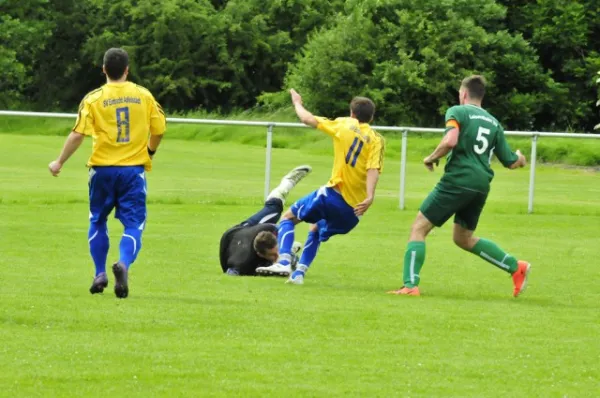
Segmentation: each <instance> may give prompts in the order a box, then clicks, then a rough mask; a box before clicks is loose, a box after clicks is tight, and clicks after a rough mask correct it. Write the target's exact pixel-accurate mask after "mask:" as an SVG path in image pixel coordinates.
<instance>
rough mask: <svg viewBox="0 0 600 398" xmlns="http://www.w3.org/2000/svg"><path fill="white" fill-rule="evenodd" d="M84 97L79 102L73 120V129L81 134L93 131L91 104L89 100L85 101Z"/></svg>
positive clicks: (88, 133)
mask: <svg viewBox="0 0 600 398" xmlns="http://www.w3.org/2000/svg"><path fill="white" fill-rule="evenodd" d="M86 98H87V97H86ZM86 98H84V99H83V100H82V101H81V103H80V104H79V111H78V112H77V121H76V122H75V127H73V131H74V132H76V133H79V134H83V135H92V134H93V133H94V116H93V115H92V112H91V106H90V104H89V102H87V101H86Z"/></svg>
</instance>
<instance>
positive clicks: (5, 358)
mask: <svg viewBox="0 0 600 398" xmlns="http://www.w3.org/2000/svg"><path fill="white" fill-rule="evenodd" d="M62 142H63V139H62V138H59V137H40V136H17V135H8V134H3V135H0V147H2V148H4V149H5V150H4V151H3V156H2V157H0V173H1V175H2V178H1V179H0V220H2V222H1V223H0V237H1V239H0V245H1V247H0V253H2V271H1V274H0V275H1V276H0V297H1V302H2V305H1V306H0V308H1V309H0V311H1V312H0V314H1V315H0V321H1V324H2V326H1V328H0V338H1V341H2V344H1V345H0V396H7V397H8V396H11V397H15V396H16V397H25V396H111V395H116V394H118V395H119V396H144V397H146V396H169V397H172V396H203V397H205V396H206V397H219V396H246V397H264V396H272V397H282V396H288V397H296V396H302V397H309V396H310V397H338V396H339V397H342V396H360V397H389V396H407V397H408V396H410V397H566V396H568V397H590V396H596V395H597V394H598V391H599V390H598V386H599V385H600V365H599V361H598V358H600V344H599V343H598V336H600V319H599V315H598V314H599V313H598V302H599V301H600V290H599V288H598V280H600V263H599V261H598V225H600V203H599V202H598V195H599V193H600V192H599V191H600V190H599V188H598V187H599V186H600V184H599V182H600V180H599V175H598V174H597V173H594V172H591V171H589V170H565V169H562V168H558V167H540V169H539V173H538V178H537V184H538V185H537V187H538V188H537V190H536V213H535V214H534V215H527V214H526V210H527V180H528V172H527V170H520V171H514V172H508V171H504V170H499V171H498V173H497V178H496V181H495V182H494V185H493V192H492V193H491V196H490V199H489V204H488V206H487V208H486V211H485V213H484V216H483V219H482V222H481V224H480V229H479V231H478V232H479V233H480V234H481V235H483V236H486V237H488V238H490V239H493V240H495V241H496V242H497V243H499V244H500V245H501V246H503V247H505V248H507V249H509V250H510V251H511V252H512V253H514V254H515V255H516V256H519V257H522V258H526V259H528V260H530V261H531V262H532V263H533V265H534V268H533V271H532V274H531V282H530V288H529V290H528V291H527V293H526V294H525V295H524V296H523V297H522V298H519V299H516V300H515V299H513V298H512V297H511V288H512V285H511V281H510V279H509V277H508V275H507V274H505V273H503V272H501V271H499V270H497V269H496V268H494V267H492V266H491V265H489V264H487V263H484V262H482V261H481V260H479V259H478V258H476V257H475V256H472V255H470V254H467V253H463V252H461V251H460V250H459V249H457V248H456V247H454V246H453V245H452V244H451V237H450V236H451V234H450V232H451V229H450V226H447V227H444V228H442V229H440V230H436V231H435V232H434V234H433V235H432V236H431V237H430V240H429V242H428V248H427V250H428V253H427V263H426V265H425V267H424V269H423V271H422V291H423V294H424V295H423V296H422V297H421V298H406V297H396V296H389V295H386V294H385V291H386V290H390V289H393V288H398V287H399V286H400V285H401V261H402V257H403V251H404V244H405V241H406V238H407V235H408V230H409V227H410V223H411V221H412V219H413V217H414V215H415V212H416V209H417V207H418V204H419V203H420V201H421V200H422V199H423V198H424V196H425V195H426V193H427V192H428V190H429V189H430V188H431V187H432V186H433V184H434V183H435V181H436V180H437V178H439V175H440V174H439V172H436V173H428V172H426V171H425V170H424V169H423V168H422V167H421V166H420V165H419V164H418V163H410V164H409V167H408V176H409V180H408V185H407V191H408V192H407V198H408V201H407V203H408V207H409V209H408V211H399V210H398V209H397V203H398V196H397V190H398V173H399V167H398V163H399V162H398V160H397V159H388V162H387V164H386V170H385V173H384V174H383V176H382V178H381V182H380V188H379V190H378V197H377V200H376V202H375V204H374V207H373V208H372V209H371V210H370V211H369V213H368V214H367V215H366V216H365V217H364V218H363V220H362V221H361V224H360V225H359V227H358V228H357V229H356V230H355V231H353V232H352V233H351V234H349V235H346V236H339V237H335V238H333V239H332V240H331V241H329V242H328V243H326V244H324V245H323V246H322V247H321V251H320V254H319V257H318V258H317V260H316V262H315V263H314V265H313V267H312V269H311V270H310V272H309V274H308V276H307V280H306V284H305V285H304V286H289V285H284V284H283V281H282V280H280V279H269V278H264V279H263V278H232V277H227V276H224V275H222V274H221V273H220V268H219V264H218V254H217V253H218V242H219V238H220V235H221V233H222V231H224V230H225V229H226V228H228V227H229V226H231V225H233V224H235V223H237V222H239V221H240V220H242V219H243V218H245V217H246V216H247V215H249V214H250V213H251V212H253V211H255V210H256V209H257V207H258V206H260V204H261V196H262V191H263V186H262V183H263V167H264V149H262V148H259V147H252V146H241V145H238V144H234V143H214V142H196V141H191V142H190V141H178V140H168V139H167V140H166V141H165V142H164V146H163V147H162V148H161V151H160V153H159V154H158V155H157V158H156V162H155V170H154V171H153V172H152V173H151V175H150V177H149V189H150V193H149V195H150V196H149V202H150V204H149V219H148V227H147V230H146V232H145V234H144V247H143V249H142V252H141V254H140V257H139V259H138V262H136V264H135V265H134V266H133V268H132V274H131V295H130V297H129V298H128V299H127V300H117V299H116V298H115V297H114V295H113V294H112V292H111V291H110V289H109V290H108V291H107V292H106V293H105V294H103V295H95V296H92V295H90V294H89V293H88V292H87V289H88V287H89V284H90V282H91V280H92V275H93V267H92V265H91V260H90V259H89V256H88V249H87V240H86V239H87V215H88V211H87V201H86V196H87V186H86V182H87V175H86V169H85V168H84V164H85V159H86V156H87V155H88V151H89V149H90V143H89V141H88V142H87V143H86V144H85V147H84V148H82V149H81V150H80V152H79V153H78V154H76V156H75V157H74V158H73V159H72V160H71V161H70V162H69V163H68V164H67V166H66V167H65V169H64V171H63V172H62V173H61V176H60V177H59V178H52V177H50V175H49V174H48V172H47V170H46V166H47V164H48V162H49V161H50V160H51V159H53V158H54V157H55V156H56V154H57V153H58V151H59V148H60V146H61V145H62ZM307 149H308V148H305V149H303V150H302V151H299V150H289V149H277V150H275V151H274V154H273V162H274V172H273V179H272V182H273V183H276V181H277V180H278V179H279V177H280V176H281V175H282V174H283V173H284V172H285V171H286V170H287V169H289V168H291V167H293V166H295V165H297V164H302V163H309V164H311V165H313V167H314V172H313V173H312V174H311V175H310V176H309V177H308V178H307V179H306V180H305V181H303V182H302V183H301V184H300V185H299V186H298V187H297V189H296V190H295V191H294V192H293V195H292V198H290V199H291V200H295V199H297V198H299V197H300V196H301V195H303V194H306V193H308V192H309V191H310V190H312V189H314V188H316V187H317V186H319V185H320V184H322V183H323V182H324V181H325V180H326V179H327V177H328V173H329V170H330V166H331V159H330V156H324V155H321V154H318V153H317V154H314V153H311V152H310V151H309V150H307ZM109 228H110V235H111V239H112V247H111V251H110V256H109V257H110V258H111V259H115V258H116V257H117V254H118V238H119V233H120V226H119V224H118V222H117V221H116V220H113V219H111V221H110V223H109ZM298 231H299V232H298V235H297V236H298V239H302V238H303V235H304V234H305V232H306V227H305V226H301V227H299V228H298ZM111 282H112V278H111ZM111 285H112V284H111Z"/></svg>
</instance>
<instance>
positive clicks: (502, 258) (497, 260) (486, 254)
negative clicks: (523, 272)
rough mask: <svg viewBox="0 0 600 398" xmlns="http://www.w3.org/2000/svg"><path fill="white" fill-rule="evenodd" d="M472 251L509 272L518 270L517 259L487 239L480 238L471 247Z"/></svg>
mask: <svg viewBox="0 0 600 398" xmlns="http://www.w3.org/2000/svg"><path fill="white" fill-rule="evenodd" d="M471 253H473V254H476V255H478V256H479V257H481V258H482V259H484V260H485V261H487V262H488V263H490V264H493V265H495V266H496V267H498V268H500V269H501V270H504V271H506V272H508V273H511V274H512V273H514V272H515V271H516V270H517V259H516V258H514V257H513V256H511V255H510V254H508V253H506V252H505V251H504V250H502V249H501V248H499V247H498V245H496V244H495V243H494V242H492V241H489V240H487V239H479V242H477V243H476V244H475V246H473V249H471Z"/></svg>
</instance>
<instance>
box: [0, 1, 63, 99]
mask: <svg viewBox="0 0 600 398" xmlns="http://www.w3.org/2000/svg"><path fill="white" fill-rule="evenodd" d="M47 4H48V0H30V1H25V2H22V1H19V0H1V1H0V42H2V46H0V93H2V95H1V96H0V105H2V106H9V105H12V104H13V103H17V102H18V101H20V100H22V98H23V93H24V92H25V90H26V89H27V88H28V85H29V84H30V83H31V81H32V70H33V69H34V68H35V66H36V64H38V62H39V58H38V57H39V54H40V53H41V52H42V51H43V50H44V47H45V44H46V41H47V39H48V37H49V36H50V32H51V27H52V22H51V21H48V20H47V19H46V17H45V7H46V6H47Z"/></svg>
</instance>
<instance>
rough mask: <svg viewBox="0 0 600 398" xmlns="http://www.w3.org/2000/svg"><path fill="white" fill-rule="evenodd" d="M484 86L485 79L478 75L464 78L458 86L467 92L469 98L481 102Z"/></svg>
mask: <svg viewBox="0 0 600 398" xmlns="http://www.w3.org/2000/svg"><path fill="white" fill-rule="evenodd" d="M485 85H486V81H485V77H483V76H480V75H473V76H469V77H465V78H464V79H463V81H462V83H461V84H460V86H461V87H462V88H464V89H465V90H467V92H468V93H469V97H471V98H473V99H478V100H482V99H483V96H484V95H485Z"/></svg>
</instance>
